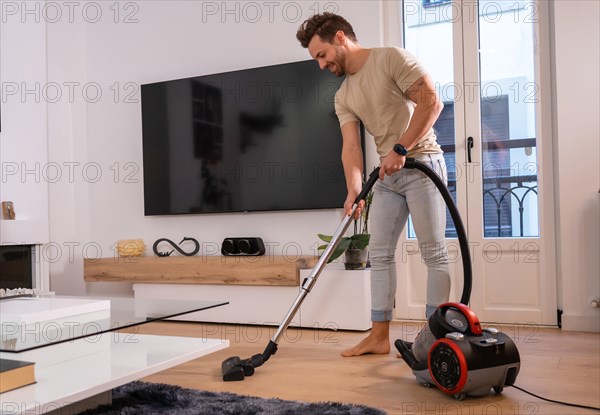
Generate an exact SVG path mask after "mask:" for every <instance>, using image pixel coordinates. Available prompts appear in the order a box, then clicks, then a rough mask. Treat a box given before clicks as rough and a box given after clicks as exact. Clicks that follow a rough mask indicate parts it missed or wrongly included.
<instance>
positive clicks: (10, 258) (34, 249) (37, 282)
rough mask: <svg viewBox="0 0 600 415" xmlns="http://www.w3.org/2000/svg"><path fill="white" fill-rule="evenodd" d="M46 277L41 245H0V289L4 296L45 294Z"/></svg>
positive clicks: (48, 288)
mask: <svg viewBox="0 0 600 415" xmlns="http://www.w3.org/2000/svg"><path fill="white" fill-rule="evenodd" d="M47 275H48V265H47V261H44V258H43V255H42V245H41V244H23V245H17V244H11V245H0V289H1V290H2V292H4V295H7V294H8V295H14V294H17V293H34V292H35V293H47V292H48V291H50V287H49V283H48V278H47Z"/></svg>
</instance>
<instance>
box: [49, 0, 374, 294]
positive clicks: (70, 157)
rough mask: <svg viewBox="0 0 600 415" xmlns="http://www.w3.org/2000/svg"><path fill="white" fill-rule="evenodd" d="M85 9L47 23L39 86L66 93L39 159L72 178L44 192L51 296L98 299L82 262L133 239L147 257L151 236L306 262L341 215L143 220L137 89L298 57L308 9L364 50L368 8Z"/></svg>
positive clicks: (186, 4)
mask: <svg viewBox="0 0 600 415" xmlns="http://www.w3.org/2000/svg"><path fill="white" fill-rule="evenodd" d="M96 4H100V5H101V7H102V8H101V9H99V10H100V11H98V10H97V9H96V8H95V7H94V8H88V9H87V10H86V11H85V13H84V10H81V13H80V14H77V13H75V18H74V19H72V20H73V21H68V20H63V21H61V22H59V23H58V24H48V74H49V79H57V80H59V83H61V84H63V83H69V84H68V85H71V84H70V83H75V85H76V88H74V89H75V90H76V92H77V93H76V94H75V98H74V99H73V100H72V101H73V102H70V101H66V100H63V101H62V102H60V103H57V104H56V105H53V106H52V107H51V108H50V110H49V113H50V116H51V121H50V123H49V142H50V158H51V159H52V160H56V161H58V162H59V163H60V164H61V165H64V166H65V167H71V168H72V172H73V174H72V176H73V180H63V181H60V182H58V183H52V184H51V190H50V217H51V228H50V232H51V240H52V241H54V243H55V246H54V248H55V249H57V250H60V251H61V254H62V255H61V256H60V259H59V260H56V261H53V263H52V264H51V283H52V284H51V286H52V289H53V290H54V291H56V292H59V293H62V294H81V293H84V292H86V290H87V292H92V291H93V292H99V290H97V287H99V285H98V284H88V287H86V285H85V283H84V282H83V280H82V267H83V265H82V257H84V256H86V257H97V256H103V257H106V256H113V255H114V244H115V242H116V241H118V240H121V239H132V238H142V239H144V241H145V242H146V245H147V253H148V254H150V255H152V251H151V250H152V244H153V243H154V241H155V240H157V239H158V238H161V237H168V238H171V239H173V240H175V241H179V240H181V239H182V238H183V237H184V236H188V237H194V238H196V239H197V240H198V241H199V242H200V243H201V244H203V248H204V252H205V253H206V254H216V253H217V252H216V247H218V246H219V245H220V243H221V241H222V240H223V239H224V238H225V237H226V236H249V235H255V236H260V237H262V238H263V240H264V241H265V243H267V244H269V245H270V249H271V252H272V253H274V254H282V253H283V254H287V255H290V256H295V255H298V254H300V253H301V254H303V255H311V254H314V252H315V251H314V248H315V247H316V244H317V241H318V239H317V237H316V235H317V233H320V232H321V233H323V232H324V233H327V232H332V231H333V230H334V229H335V228H336V227H337V225H338V224H339V222H340V220H341V211H340V210H321V211H311V212H278V213H266V212H263V213H251V214H227V215H194V216H179V217H145V216H144V213H143V183H142V173H143V172H142V132H141V107H140V102H139V100H140V92H139V85H141V84H143V83H148V82H155V81H161V80H167V79H177V78H182V77H190V76H197V75H203V74H209V73H217V72H222V71H230V70H236V69H242V68H250V67H257V66H263V65H271V64H277V63H283V62H291V61H297V60H305V59H309V58H310V57H309V55H308V53H307V51H306V50H305V49H302V48H301V47H300V45H299V43H298V41H297V40H296V38H295V34H296V30H297V28H298V26H299V25H300V24H301V22H302V21H304V20H305V19H307V18H308V17H310V16H311V15H312V14H313V13H314V12H315V11H319V12H320V11H323V10H331V11H337V12H339V13H340V14H342V15H344V16H345V17H346V18H347V19H348V20H350V21H351V22H354V26H355V30H356V32H357V34H358V36H359V38H360V40H361V41H362V42H363V43H364V44H365V45H378V44H379V27H380V24H379V23H378V22H379V6H378V2H373V1H352V2H338V3H335V2H320V3H317V2H304V1H299V2H281V3H273V2H242V1H236V2H226V3H223V2H200V1H198V2H195V1H194V2H190V1H181V2H177V1H137V2H129V3H122V4H121V5H120V9H115V4H116V3H112V2H106V3H104V2H96ZM125 4H126V5H127V6H125ZM248 4H251V6H250V7H248ZM117 10H118V12H119V13H118V14H117ZM98 16H101V17H98ZM95 20H97V21H95ZM93 21H95V22H93ZM98 92H101V94H102V95H101V96H98ZM82 93H87V95H82ZM54 256H56V257H57V258H58V255H54ZM92 286H93V287H92ZM108 288H109V289H110V291H112V292H124V291H123V290H122V288H121V287H118V286H110V287H108ZM106 289H107V287H102V290H103V291H104V292H106ZM124 289H126V287H125V288H124Z"/></svg>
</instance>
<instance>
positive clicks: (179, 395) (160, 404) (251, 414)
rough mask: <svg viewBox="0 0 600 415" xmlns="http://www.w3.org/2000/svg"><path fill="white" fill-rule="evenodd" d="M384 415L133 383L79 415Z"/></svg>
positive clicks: (354, 407) (345, 407) (357, 407)
mask: <svg viewBox="0 0 600 415" xmlns="http://www.w3.org/2000/svg"><path fill="white" fill-rule="evenodd" d="M130 414H144V415H154V414H171V415H175V414H176V415H385V414H386V412H385V411H382V410H380V409H376V408H371V407H368V406H363V405H350V404H343V403H338V402H320V403H308V402H297V401H285V400H281V399H263V398H257V397H253V396H242V395H235V394H233V393H219V392H205V391H198V390H193V389H184V388H181V387H179V386H173V385H164V384H159V383H147V382H132V383H128V384H126V385H123V386H120V387H118V388H116V389H113V403H112V404H110V405H101V406H99V407H97V408H95V409H91V410H87V411H85V412H82V413H81V415H130Z"/></svg>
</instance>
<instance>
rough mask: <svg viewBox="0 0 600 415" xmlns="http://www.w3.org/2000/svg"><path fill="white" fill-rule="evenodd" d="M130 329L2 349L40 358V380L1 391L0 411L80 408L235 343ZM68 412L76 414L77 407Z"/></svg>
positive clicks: (37, 362)
mask: <svg viewBox="0 0 600 415" xmlns="http://www.w3.org/2000/svg"><path fill="white" fill-rule="evenodd" d="M115 303H116V302H115ZM139 304H140V303H137V306H138V307H137V310H138V311H137V315H138V316H139ZM221 305H222V303H221ZM163 311H164V310H163ZM174 311H178V310H174ZM152 313H154V312H152ZM171 313H173V311H170V312H168V313H163V314H165V317H166V316H167V315H169V314H171ZM129 320H130V319H127V321H129ZM123 321H125V320H123ZM139 324H141V322H140V323H139ZM125 326H126V327H132V326H131V325H128V324H126V325H125ZM130 331H132V332H129V333H124V332H119V331H106V332H101V333H96V334H94V333H92V334H91V335H90V336H88V337H81V338H77V339H74V340H67V341H65V340H64V339H62V340H61V341H60V342H58V343H52V342H47V341H41V342H40V344H44V346H43V347H37V348H29V349H28V350H23V351H20V352H18V353H15V352H9V351H4V352H0V358H5V359H12V360H25V361H30V362H35V377H36V381H37V382H36V383H35V384H33V385H29V386H25V387H22V388H19V389H15V390H12V391H9V392H5V393H2V394H0V413H1V414H3V415H5V414H6V415H9V414H10V415H13V414H43V413H48V412H51V411H55V410H57V409H60V408H63V409H65V407H66V406H69V405H72V404H75V405H77V406H76V408H77V411H80V410H82V409H85V408H86V405H90V406H91V405H96V404H98V403H105V402H110V390H111V389H112V388H115V387H117V386H120V385H123V384H125V383H128V382H131V381H134V380H137V379H141V378H143V377H145V376H148V375H151V374H154V373H157V372H160V371H163V370H165V369H168V368H171V367H174V366H177V365H179V364H182V363H185V362H188V361H190V360H193V359H196V358H199V357H202V356H205V355H207V354H210V353H213V352H216V351H218V350H222V349H224V348H226V347H228V346H229V341H227V340H221V339H202V338H193V337H175V336H155V335H142V334H137V333H136V330H135V327H133V329H130ZM47 334H48V333H46V335H47ZM45 340H47V339H45ZM24 344H25V343H24ZM26 344H27V345H30V344H31V339H28V341H27V342H26ZM86 400H89V402H88V401H86ZM65 412H67V413H75V412H74V410H73V407H70V408H69V409H68V410H67V411H65Z"/></svg>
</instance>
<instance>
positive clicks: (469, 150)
mask: <svg viewBox="0 0 600 415" xmlns="http://www.w3.org/2000/svg"><path fill="white" fill-rule="evenodd" d="M472 148H473V137H468V138H467V161H468V162H469V163H470V162H471V149H472Z"/></svg>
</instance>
